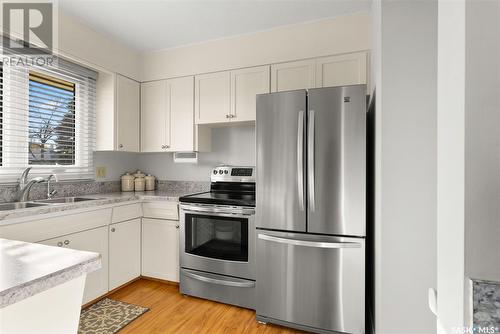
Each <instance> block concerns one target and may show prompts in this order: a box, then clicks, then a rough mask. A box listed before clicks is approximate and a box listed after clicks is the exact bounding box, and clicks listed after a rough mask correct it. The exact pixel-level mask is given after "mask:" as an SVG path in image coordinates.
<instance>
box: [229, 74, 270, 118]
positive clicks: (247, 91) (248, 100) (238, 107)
mask: <svg viewBox="0 0 500 334" xmlns="http://www.w3.org/2000/svg"><path fill="white" fill-rule="evenodd" d="M269 71H270V68H269V66H258V67H250V68H244V69H241V70H235V71H231V113H230V118H229V120H230V121H231V122H235V121H237V122H244V121H255V110H256V95H257V94H264V93H269V92H270V82H269Z"/></svg>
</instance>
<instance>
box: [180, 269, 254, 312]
mask: <svg viewBox="0 0 500 334" xmlns="http://www.w3.org/2000/svg"><path fill="white" fill-rule="evenodd" d="M180 291H181V293H182V294H185V295H190V296H195V297H200V298H205V299H210V300H215V301H218V302H221V303H226V304H232V305H237V306H241V307H246V308H250V309H255V281H252V280H247V279H242V278H236V277H231V276H225V275H218V274H212V273H207V272H204V271H198V270H191V269H186V268H181V273H180Z"/></svg>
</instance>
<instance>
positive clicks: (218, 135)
mask: <svg viewBox="0 0 500 334" xmlns="http://www.w3.org/2000/svg"><path fill="white" fill-rule="evenodd" d="M219 164H230V165H243V166H254V165H255V127H254V126H238V127H227V128H215V129H212V152H209V153H199V157H198V164H179V163H174V162H173V157H172V153H141V154H139V155H138V162H137V166H138V168H140V169H141V170H143V171H145V172H148V173H151V174H153V175H155V176H156V177H157V178H159V179H160V180H177V181H210V172H211V169H212V168H213V167H215V166H217V165H219Z"/></svg>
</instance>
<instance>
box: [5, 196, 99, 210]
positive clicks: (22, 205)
mask: <svg viewBox="0 0 500 334" xmlns="http://www.w3.org/2000/svg"><path fill="white" fill-rule="evenodd" d="M98 199H99V198H89V197H61V198H50V199H41V200H38V201H32V202H14V203H4V204H0V211H8V210H19V209H27V208H36V207H40V206H46V205H57V204H70V203H78V202H85V201H95V200H98Z"/></svg>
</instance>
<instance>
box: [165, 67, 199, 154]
mask: <svg viewBox="0 0 500 334" xmlns="http://www.w3.org/2000/svg"><path fill="white" fill-rule="evenodd" d="M166 93H167V115H170V122H168V123H169V124H167V126H169V127H170V140H169V142H170V144H169V146H170V147H169V148H168V149H167V150H168V151H193V150H194V78H193V77H192V76H191V77H183V78H176V79H170V80H167V92H166ZM167 132H168V131H167Z"/></svg>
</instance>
